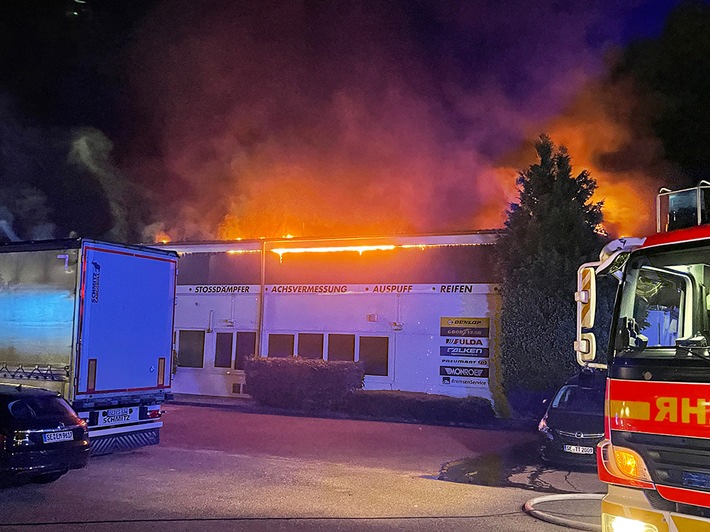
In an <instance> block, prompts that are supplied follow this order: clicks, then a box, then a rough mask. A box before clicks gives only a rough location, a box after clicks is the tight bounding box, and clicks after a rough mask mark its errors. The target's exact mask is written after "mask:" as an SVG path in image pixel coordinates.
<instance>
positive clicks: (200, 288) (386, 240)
mask: <svg viewBox="0 0 710 532" xmlns="http://www.w3.org/2000/svg"><path fill="white" fill-rule="evenodd" d="M497 235H498V233H497V232H493V231H484V232H475V233H466V234H451V235H422V236H393V237H380V238H367V239H362V238H350V239H283V240H270V239H268V240H256V241H230V242H206V243H194V244H189V243H170V244H166V245H165V246H164V247H167V248H169V249H172V250H175V251H177V252H178V254H179V256H180V259H179V262H178V287H177V304H176V308H175V335H176V338H175V343H176V349H177V352H178V370H177V372H176V374H175V377H174V381H173V391H174V392H176V393H183V394H197V395H211V396H228V397H239V396H244V395H246V394H247V392H248V390H247V389H246V386H245V384H246V382H245V376H244V361H245V360H246V359H247V358H248V357H250V356H252V355H257V356H264V357H290V356H300V357H303V358H312V359H325V360H349V361H362V363H363V365H364V368H365V373H366V376H365V389H371V390H375V389H378V390H403V391H414V392H426V393H435V394H444V395H450V396H457V397H465V396H470V395H473V396H480V397H484V398H487V399H491V400H492V401H493V402H494V403H495V402H496V399H497V397H496V395H497V394H498V392H497V390H498V389H499V384H498V383H499V371H498V370H497V365H498V362H499V351H500V350H499V330H500V295H499V293H498V285H497V284H496V283H497V280H498V275H497V272H496V271H495V263H494V256H493V254H494V250H495V241H496V238H497Z"/></svg>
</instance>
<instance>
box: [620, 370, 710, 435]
mask: <svg viewBox="0 0 710 532" xmlns="http://www.w3.org/2000/svg"><path fill="white" fill-rule="evenodd" d="M606 414H607V416H608V418H609V424H610V427H611V429H612V430H630V431H636V432H647V433H652V434H672V435H677V436H688V437H697V438H708V437H710V384H686V383H673V382H643V381H623V380H615V379H611V380H610V381H609V397H608V401H607V412H606Z"/></svg>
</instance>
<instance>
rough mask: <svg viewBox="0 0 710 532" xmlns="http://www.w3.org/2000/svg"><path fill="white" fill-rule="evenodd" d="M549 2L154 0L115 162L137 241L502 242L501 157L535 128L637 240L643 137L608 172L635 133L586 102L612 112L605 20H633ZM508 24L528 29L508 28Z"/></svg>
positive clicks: (507, 196) (615, 8)
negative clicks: (146, 219) (498, 234)
mask: <svg viewBox="0 0 710 532" xmlns="http://www.w3.org/2000/svg"><path fill="white" fill-rule="evenodd" d="M198 4H199V5H198ZM565 5H566V4H565ZM630 5H631V4H630ZM561 6H562V4H560V3H557V2H554V3H549V4H547V5H537V6H536V8H535V9H530V4H529V2H524V1H522V0H521V1H518V2H505V3H496V2H467V3H460V2H433V1H432V2H426V1H419V2H402V3H397V2H374V1H373V2H368V1H359V2H337V1H336V2H310V1H306V0H304V1H300V2H296V1H287V2H258V3H250V2H245V3H235V2H217V1H212V2H199V3H197V2H192V1H183V0H177V1H175V0H171V1H169V2H164V3H162V4H161V5H160V6H159V7H158V8H157V9H156V10H155V11H154V12H153V13H152V14H151V16H150V17H149V18H148V19H147V20H146V21H145V23H144V24H143V26H142V28H141V29H140V31H138V32H137V34H136V39H135V45H134V47H133V48H132V49H131V50H130V51H129V52H128V53H127V55H126V60H127V61H128V62H129V63H130V66H131V74H130V79H131V83H132V92H131V97H132V101H133V102H134V105H135V107H134V111H135V112H137V113H138V115H139V116H140V117H142V118H143V120H141V124H140V131H138V130H137V131H136V132H135V135H134V137H135V141H134V143H133V144H132V148H131V150H130V151H129V153H128V155H127V156H125V157H123V160H124V161H130V163H129V164H126V167H127V168H129V170H130V172H131V173H132V174H133V175H137V176H140V179H142V180H143V184H144V185H147V186H148V188H150V189H151V194H152V195H153V197H154V198H155V199H156V200H157V201H155V202H154V204H155V211H154V214H155V215H156V216H157V217H158V218H159V222H158V223H156V224H154V225H153V226H151V227H150V228H149V232H152V233H158V231H159V230H160V231H162V232H167V234H168V235H169V236H170V237H171V238H174V239H197V238H240V237H243V238H257V237H261V236H268V237H271V236H282V235H286V234H292V235H296V236H301V235H307V236H314V235H355V234H360V235H362V234H391V233H402V232H439V231H457V230H468V229H484V228H493V227H500V226H501V225H502V222H503V221H504V219H505V210H506V208H507V206H508V203H509V202H510V201H511V200H513V199H514V197H515V196H514V193H515V189H514V187H515V185H514V183H515V178H516V176H517V173H518V171H519V170H520V169H522V168H524V167H525V166H527V165H528V164H531V163H534V162H535V161H534V152H530V151H529V150H525V151H524V152H520V151H519V150H518V147H519V146H521V145H523V144H524V140H525V139H527V140H528V141H532V140H533V139H534V138H536V137H537V135H538V134H539V133H540V132H542V131H546V132H548V133H549V134H550V135H551V136H552V138H553V141H555V142H556V143H561V144H566V145H567V146H568V148H569V150H570V153H571V155H572V157H573V163H575V169H577V170H581V169H582V168H585V167H587V168H590V170H592V173H593V175H594V177H596V178H597V179H598V180H599V181H600V187H599V192H600V195H601V196H602V198H603V199H605V201H606V205H607V218H608V219H609V220H610V228H611V229H612V230H615V231H620V232H630V231H631V232H633V231H635V230H637V229H644V228H646V219H645V218H643V216H642V217H638V216H636V217H633V216H629V215H627V214H625V213H624V212H623V211H624V208H625V207H624V205H625V202H626V201H627V199H628V200H632V201H633V200H634V199H635V198H637V197H638V196H637V195H636V196H635V195H634V194H635V192H634V190H633V188H634V187H633V186H632V185H631V183H632V181H633V180H635V179H636V178H637V177H638V176H639V175H645V174H644V172H645V171H646V170H647V169H648V168H649V167H653V166H654V165H655V166H656V167H657V165H659V164H661V159H660V157H659V156H658V155H657V152H656V146H655V144H654V141H653V139H652V138H645V142H646V145H645V146H644V147H643V150H642V152H639V154H638V155H639V157H642V158H643V157H645V158H646V160H645V161H640V162H639V163H638V164H636V165H633V168H619V167H618V166H617V165H615V164H614V154H615V153H616V152H619V151H622V150H624V149H626V146H627V145H628V144H629V143H632V144H634V146H636V147H639V143H638V142H635V141H633V140H632V139H631V136H632V134H633V131H636V130H637V128H636V126H635V125H633V117H619V116H610V114H609V113H610V112H611V111H610V109H614V107H615V106H617V107H618V106H619V103H618V102H617V103H610V102H608V101H602V102H597V101H595V100H594V98H595V97H598V98H602V99H603V100H609V99H613V98H616V97H618V98H620V99H621V102H624V103H623V105H627V104H628V103H629V100H627V98H628V97H629V95H628V94H621V93H622V92H623V90H622V89H619V90H618V91H617V92H619V93H620V94H618V96H615V95H607V94H606V92H605V88H604V87H600V86H599V85H595V84H594V80H595V79H597V78H598V77H599V76H600V75H601V74H602V73H603V71H604V62H603V56H604V53H605V51H606V50H607V49H608V48H609V46H612V45H614V44H616V43H617V42H618V41H619V39H620V32H621V30H620V28H617V27H614V25H613V23H610V21H614V20H619V19H622V18H623V17H624V16H625V15H628V11H629V9H630V7H623V6H621V7H620V6H619V3H618V2H602V3H593V4H592V3H588V2H571V3H570V5H569V6H568V8H564V7H561ZM523 9H524V10H525V12H526V13H528V14H529V16H526V17H510V16H509V14H510V12H511V11H516V10H523ZM422 18H427V19H432V18H433V19H434V20H435V21H436V24H435V27H434V29H432V28H431V27H430V26H427V27H426V28H424V27H422V26H421V25H419V24H418V21H419V20H421V19H422ZM437 28H438V29H437ZM580 94H581V96H580ZM631 102H633V101H631ZM595 109H598V110H599V111H600V113H601V115H597V114H595V111H594V110H595ZM561 113H564V114H561ZM612 114H613V113H612ZM590 117H591V118H593V123H589V122H588V121H587V120H588V119H589V118H590ZM600 127H602V128H604V131H600V130H599V128H600ZM629 127H631V128H632V129H629ZM612 130H613V131H612ZM644 150H646V151H644ZM516 153H518V154H520V153H525V157H521V156H520V155H515V154H516ZM124 164H125V163H124ZM649 165H650V166H649ZM629 194H631V195H629ZM602 198H599V199H602ZM644 201H646V200H644ZM647 205H648V206H649V211H650V207H651V204H650V203H647ZM634 208H635V209H638V208H639V206H638V203H636V205H635V206H634ZM612 211H613V212H612ZM635 212H636V213H638V211H637V210H636V211H635ZM634 218H635V219H634ZM639 220H640V223H639ZM162 232H161V234H162Z"/></svg>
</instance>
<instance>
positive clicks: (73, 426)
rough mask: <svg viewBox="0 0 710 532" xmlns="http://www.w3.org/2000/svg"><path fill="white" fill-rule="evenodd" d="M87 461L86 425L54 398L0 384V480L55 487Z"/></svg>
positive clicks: (39, 390) (43, 392)
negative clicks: (55, 483)
mask: <svg viewBox="0 0 710 532" xmlns="http://www.w3.org/2000/svg"><path fill="white" fill-rule="evenodd" d="M88 459H89V435H88V431H87V427H86V422H85V421H84V420H82V419H80V418H79V417H78V416H77V415H76V413H75V412H74V410H72V408H71V406H69V403H67V402H66V401H65V400H64V399H63V398H62V397H61V396H60V395H59V394H58V393H56V392H52V391H49V390H45V389H43V388H37V387H35V386H28V385H25V384H19V385H10V384H0V478H2V479H3V480H11V481H22V480H24V481H27V480H29V481H32V482H37V483H46V482H53V481H55V480H57V479H58V478H59V477H61V476H62V475H63V474H65V473H66V472H67V471H69V470H70V469H78V468H82V467H84V466H86V464H87V461H88Z"/></svg>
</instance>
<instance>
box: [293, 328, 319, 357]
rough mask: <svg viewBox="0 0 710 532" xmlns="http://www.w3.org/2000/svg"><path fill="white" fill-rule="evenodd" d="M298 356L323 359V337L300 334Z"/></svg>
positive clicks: (313, 334) (312, 334)
mask: <svg viewBox="0 0 710 532" xmlns="http://www.w3.org/2000/svg"><path fill="white" fill-rule="evenodd" d="M298 356H299V357H303V358H314V359H319V358H323V335H322V334H315V333H298Z"/></svg>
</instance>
